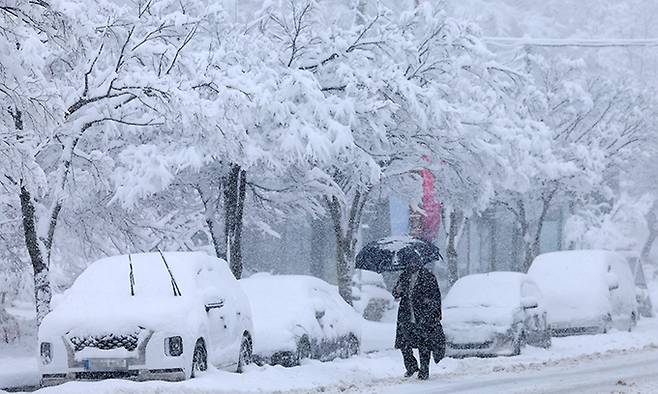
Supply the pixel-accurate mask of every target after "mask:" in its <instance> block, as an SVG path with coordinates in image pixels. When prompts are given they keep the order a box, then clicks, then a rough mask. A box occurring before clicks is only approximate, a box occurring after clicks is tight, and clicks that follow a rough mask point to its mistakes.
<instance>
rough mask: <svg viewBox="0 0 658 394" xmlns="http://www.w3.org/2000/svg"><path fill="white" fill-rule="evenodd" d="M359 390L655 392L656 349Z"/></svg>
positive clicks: (415, 393)
mask: <svg viewBox="0 0 658 394" xmlns="http://www.w3.org/2000/svg"><path fill="white" fill-rule="evenodd" d="M359 391H360V392H362V393H382V394H393V393H405V394H441V393H482V394H488V393H546V394H548V393H579V394H585V393H656V392H658V349H650V350H643V351H637V352H631V353H622V354H611V355H607V356H603V357H602V358H598V359H597V358H594V359H589V360H587V359H574V360H566V361H564V362H561V363H559V364H558V365H556V366H548V367H543V368H542V367H537V366H535V367H532V366H531V367H530V369H529V370H527V371H514V372H502V371H499V373H496V374H494V375H492V374H487V375H482V376H469V377H464V376H459V377H445V378H438V379H436V378H435V379H434V380H433V381H430V382H427V383H424V382H422V383H421V382H410V383H406V384H399V385H394V386H390V385H389V386H388V387H386V388H385V387H382V386H378V387H372V388H369V389H366V390H359Z"/></svg>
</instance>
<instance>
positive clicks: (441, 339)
mask: <svg viewBox="0 0 658 394" xmlns="http://www.w3.org/2000/svg"><path fill="white" fill-rule="evenodd" d="M410 281H411V272H410V271H408V270H407V271H404V272H403V273H402V274H401V275H400V279H398V283H397V284H396V285H395V288H394V289H393V295H394V296H395V297H396V298H400V309H399V310H398V321H397V331H396V335H395V347H396V348H397V349H401V348H406V347H411V348H421V347H422V348H430V349H431V350H432V351H433V352H434V358H435V360H437V362H438V360H439V359H441V358H443V355H444V354H445V346H446V344H445V335H444V333H443V327H442V326H441V291H440V290H439V284H438V282H437V280H436V277H435V276H434V275H433V274H432V273H431V272H430V271H429V270H427V269H426V268H421V269H420V270H419V271H418V279H417V280H416V285H415V286H414V288H413V290H412V289H410ZM412 299H413V310H414V315H415V320H416V322H415V323H412V321H411V305H412V303H411V302H410V301H411V300H412Z"/></svg>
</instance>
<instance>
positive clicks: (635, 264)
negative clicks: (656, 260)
mask: <svg viewBox="0 0 658 394" xmlns="http://www.w3.org/2000/svg"><path fill="white" fill-rule="evenodd" d="M623 253H624V256H626V261H628V266H629V267H630V268H631V272H632V274H633V279H634V280H635V299H636V300H637V308H638V313H639V314H640V316H644V317H654V316H655V313H654V311H653V303H652V302H651V296H650V292H649V286H648V285H647V279H646V275H645V273H644V269H643V267H642V262H641V259H640V256H639V255H638V253H636V252H631V251H624V252H623Z"/></svg>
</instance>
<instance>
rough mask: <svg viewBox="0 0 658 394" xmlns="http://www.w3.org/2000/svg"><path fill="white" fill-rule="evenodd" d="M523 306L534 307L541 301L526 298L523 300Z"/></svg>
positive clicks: (526, 307)
mask: <svg viewBox="0 0 658 394" xmlns="http://www.w3.org/2000/svg"><path fill="white" fill-rule="evenodd" d="M521 306H522V307H523V309H534V308H537V307H538V306H539V303H538V302H537V300H536V299H534V298H524V299H523V300H521Z"/></svg>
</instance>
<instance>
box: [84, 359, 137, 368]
mask: <svg viewBox="0 0 658 394" xmlns="http://www.w3.org/2000/svg"><path fill="white" fill-rule="evenodd" d="M84 365H85V370H87V371H113V370H117V369H126V368H128V362H127V361H126V360H125V359H123V358H100V359H91V360H84Z"/></svg>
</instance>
